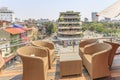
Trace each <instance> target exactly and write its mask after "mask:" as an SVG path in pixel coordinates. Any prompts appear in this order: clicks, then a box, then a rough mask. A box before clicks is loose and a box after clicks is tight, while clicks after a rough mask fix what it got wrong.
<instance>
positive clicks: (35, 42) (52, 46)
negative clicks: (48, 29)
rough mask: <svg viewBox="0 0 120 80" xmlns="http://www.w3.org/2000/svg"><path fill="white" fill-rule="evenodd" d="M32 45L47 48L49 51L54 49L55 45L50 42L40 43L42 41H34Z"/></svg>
mask: <svg viewBox="0 0 120 80" xmlns="http://www.w3.org/2000/svg"><path fill="white" fill-rule="evenodd" d="M32 44H33V45H34V46H39V47H40V46H42V47H47V48H49V49H54V44H53V43H52V42H48V41H40V40H36V41H33V42H32Z"/></svg>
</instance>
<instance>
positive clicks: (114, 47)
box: [104, 41, 120, 68]
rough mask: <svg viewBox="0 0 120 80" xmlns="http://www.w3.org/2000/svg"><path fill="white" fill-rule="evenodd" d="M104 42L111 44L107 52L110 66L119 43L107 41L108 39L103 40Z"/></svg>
mask: <svg viewBox="0 0 120 80" xmlns="http://www.w3.org/2000/svg"><path fill="white" fill-rule="evenodd" d="M104 43H108V44H110V45H111V46H112V50H111V52H110V54H109V58H108V65H109V67H110V68H111V66H112V63H113V60H114V56H115V54H116V51H117V49H118V47H119V46H120V44H119V43H113V42H108V41H104Z"/></svg>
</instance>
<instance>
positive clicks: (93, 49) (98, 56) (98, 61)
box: [83, 43, 112, 79]
mask: <svg viewBox="0 0 120 80" xmlns="http://www.w3.org/2000/svg"><path fill="white" fill-rule="evenodd" d="M111 49H112V47H111V45H109V44H107V43H97V44H94V45H91V46H88V47H86V48H85V49H84V56H83V64H84V66H85V68H86V69H87V71H88V73H89V75H90V77H91V79H96V78H101V77H106V76H110V72H109V66H108V56H109V53H110V51H111Z"/></svg>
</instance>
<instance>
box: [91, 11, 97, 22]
mask: <svg viewBox="0 0 120 80" xmlns="http://www.w3.org/2000/svg"><path fill="white" fill-rule="evenodd" d="M97 21H98V16H97V12H92V22H97Z"/></svg>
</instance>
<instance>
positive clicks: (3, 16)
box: [0, 7, 14, 22]
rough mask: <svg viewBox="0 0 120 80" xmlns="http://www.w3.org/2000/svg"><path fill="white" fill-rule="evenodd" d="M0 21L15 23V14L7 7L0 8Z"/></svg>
mask: <svg viewBox="0 0 120 80" xmlns="http://www.w3.org/2000/svg"><path fill="white" fill-rule="evenodd" d="M0 20H5V21H9V22H14V12H13V11H11V10H9V9H8V8H7V7H2V8H0Z"/></svg>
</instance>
